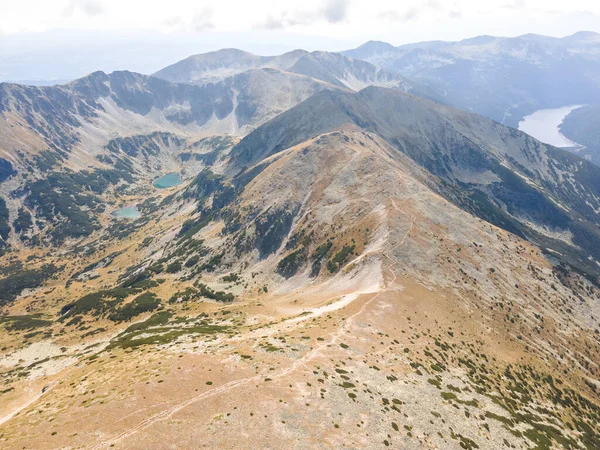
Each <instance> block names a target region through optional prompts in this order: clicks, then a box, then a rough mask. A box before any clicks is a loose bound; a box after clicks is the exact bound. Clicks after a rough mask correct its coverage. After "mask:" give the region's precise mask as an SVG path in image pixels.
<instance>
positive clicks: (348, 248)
mask: <svg viewBox="0 0 600 450" xmlns="http://www.w3.org/2000/svg"><path fill="white" fill-rule="evenodd" d="M354 248H355V246H354V245H344V247H342V249H341V250H340V251H339V252H337V253H336V254H335V256H334V257H333V258H331V259H330V260H329V261H328V262H327V270H329V272H330V273H333V272H337V271H338V270H340V268H341V267H342V264H344V262H346V259H347V258H348V255H350V254H351V253H352V252H353V251H354Z"/></svg>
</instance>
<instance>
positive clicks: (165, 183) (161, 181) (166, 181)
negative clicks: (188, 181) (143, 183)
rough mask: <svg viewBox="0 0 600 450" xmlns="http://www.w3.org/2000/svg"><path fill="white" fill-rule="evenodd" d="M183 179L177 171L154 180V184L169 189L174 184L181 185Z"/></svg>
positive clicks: (159, 187) (158, 187) (156, 186)
mask: <svg viewBox="0 0 600 450" xmlns="http://www.w3.org/2000/svg"><path fill="white" fill-rule="evenodd" d="M181 183H183V179H182V178H181V176H180V175H179V174H178V173H177V172H171V173H168V174H166V175H163V176H162V177H160V178H157V179H156V180H154V182H153V183H152V185H153V186H154V187H155V188H157V189H167V188H170V187H173V186H179V185H180V184H181Z"/></svg>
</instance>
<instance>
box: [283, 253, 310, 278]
mask: <svg viewBox="0 0 600 450" xmlns="http://www.w3.org/2000/svg"><path fill="white" fill-rule="evenodd" d="M305 260H306V249H305V248H304V247H302V248H300V249H299V250H296V251H295V252H292V253H290V254H289V255H287V256H286V257H285V258H283V259H282V260H281V261H279V264H277V269H276V272H277V273H278V274H279V275H281V276H282V277H284V278H291V277H293V276H294V275H296V273H297V272H298V270H299V269H300V267H302V265H303V264H304V261H305Z"/></svg>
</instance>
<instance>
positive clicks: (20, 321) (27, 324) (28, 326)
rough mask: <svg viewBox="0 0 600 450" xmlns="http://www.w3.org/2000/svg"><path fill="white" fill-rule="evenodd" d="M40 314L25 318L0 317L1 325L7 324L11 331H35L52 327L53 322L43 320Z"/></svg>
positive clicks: (25, 316)
mask: <svg viewBox="0 0 600 450" xmlns="http://www.w3.org/2000/svg"><path fill="white" fill-rule="evenodd" d="M40 317H41V316H40V315H39V314H34V315H24V316H0V323H5V324H6V329H7V330H9V331H23V330H33V329H36V328H43V327H48V326H50V325H52V321H51V320H45V319H41V318H40Z"/></svg>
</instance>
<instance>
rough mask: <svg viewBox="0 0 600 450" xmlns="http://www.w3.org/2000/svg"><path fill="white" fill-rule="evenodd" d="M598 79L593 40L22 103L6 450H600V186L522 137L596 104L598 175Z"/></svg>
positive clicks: (188, 73)
mask: <svg viewBox="0 0 600 450" xmlns="http://www.w3.org/2000/svg"><path fill="white" fill-rule="evenodd" d="M599 68H600V36H599V35H597V34H593V33H577V34H575V35H573V36H570V37H567V38H563V39H555V38H548V37H543V36H535V35H525V36H521V37H519V38H493V37H478V38H474V39H469V40H465V41H461V42H458V43H445V42H428V43H420V44H413V45H409V46H401V47H393V46H391V45H389V44H385V43H381V42H368V43H367V44H365V45H363V46H361V47H359V48H357V49H355V50H349V51H347V52H344V53H343V54H339V53H329V52H321V51H318V52H311V53H309V52H305V51H302V50H296V51H293V52H290V53H286V54H284V55H280V56H274V57H262V56H256V55H252V54H249V53H246V52H242V51H240V50H235V49H224V50H220V51H217V52H211V53H207V54H201V55H195V56H190V57H189V58H187V59H185V60H183V61H180V62H178V63H176V64H174V65H171V66H169V67H166V68H164V69H162V70H160V71H158V72H157V73H155V74H153V75H152V76H148V75H142V74H136V73H132V72H127V71H121V72H113V73H111V74H105V73H103V72H94V73H92V74H90V75H88V76H87V77H84V78H81V79H79V80H76V81H73V82H70V83H68V84H65V85H60V86H49V87H33V86H23V85H18V84H10V83H2V84H0V136H2V137H1V138H0V195H1V202H0V236H1V237H2V257H1V258H0V277H1V278H0V292H2V294H0V307H2V315H0V327H1V328H0V332H1V333H2V334H3V348H2V350H1V359H0V374H1V376H2V378H3V381H4V384H5V386H6V387H5V388H3V390H2V391H0V399H1V400H2V401H0V442H1V443H2V446H3V447H6V448H22V447H23V446H26V447H28V448H64V447H83V448H161V447H162V446H163V445H164V443H165V439H166V438H165V437H166V436H168V441H169V444H170V445H173V446H174V447H178V448H194V447H196V446H197V444H198V443H199V442H202V444H204V445H206V446H208V447H211V448H226V447H232V448H248V447H260V448H267V447H273V448H290V447H296V448H323V447H335V448H349V447H351V448H387V447H393V448H415V449H417V448H440V449H442V448H443V449H446V448H457V449H459V448H463V449H465V448H467V449H476V448H482V449H484V448H486V449H497V448H504V447H506V448H523V449H527V448H539V449H543V448H548V449H549V448H578V449H591V448H598V447H600V428H599V424H600V396H599V392H600V367H599V366H598V365H599V364H600V339H599V337H598V336H599V333H600V285H599V280H600V278H599V277H600V269H599V267H600V228H599V227H600V213H599V211H600V168H599V167H598V166H596V165H595V164H593V163H592V162H590V161H588V160H586V159H584V158H581V157H579V156H578V155H576V154H573V153H570V152H568V151H566V150H562V149H558V148H555V147H552V146H550V145H546V144H543V143H541V142H539V141H538V140H536V139H534V138H533V137H531V136H528V135H527V134H525V133H523V132H521V131H518V130H517V129H516V128H515V127H516V125H518V122H519V121H520V120H521V119H522V117H523V116H524V115H526V114H529V113H530V112H533V111H535V110H538V109H542V108H554V107H559V106H565V105H571V104H583V103H585V104H587V105H590V106H586V107H585V108H581V109H578V110H576V111H574V112H573V113H571V114H570V115H569V116H567V119H566V120H565V122H564V123H563V125H562V128H561V129H562V131H563V132H564V133H565V134H567V136H574V137H573V138H572V139H573V140H575V141H576V142H579V143H581V144H582V145H584V146H587V148H589V149H590V151H592V149H593V148H594V147H593V146H594V140H593V135H594V133H595V130H596V127H595V126H594V123H595V120H596V119H597V116H596V115H595V114H594V111H595V110H596V105H597V104H598V100H597V98H598V94H599V88H600V76H599V75H598V74H600V70H598V69H599ZM576 117H578V119H575V118H576ZM509 125H510V126H509ZM578 139H579V140H578ZM586 151H587V150H586ZM581 152H583V150H579V153H581ZM575 153H577V152H575ZM581 154H583V153H581ZM584 156H585V155H584ZM588 159H590V158H588ZM591 159H593V158H591ZM167 173H175V174H178V175H180V176H181V177H182V179H183V181H182V182H181V183H180V184H176V183H175V184H174V185H173V186H171V187H167V188H166V189H165V188H160V187H161V186H160V185H158V184H156V183H155V180H156V178H157V177H159V176H161V175H164V174H167ZM123 207H129V209H132V208H133V209H134V210H135V211H136V212H138V213H139V214H137V215H135V216H132V217H131V218H130V219H123V218H119V217H116V216H115V214H114V213H115V212H116V211H117V210H120V209H121V208H123Z"/></svg>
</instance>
